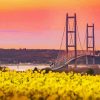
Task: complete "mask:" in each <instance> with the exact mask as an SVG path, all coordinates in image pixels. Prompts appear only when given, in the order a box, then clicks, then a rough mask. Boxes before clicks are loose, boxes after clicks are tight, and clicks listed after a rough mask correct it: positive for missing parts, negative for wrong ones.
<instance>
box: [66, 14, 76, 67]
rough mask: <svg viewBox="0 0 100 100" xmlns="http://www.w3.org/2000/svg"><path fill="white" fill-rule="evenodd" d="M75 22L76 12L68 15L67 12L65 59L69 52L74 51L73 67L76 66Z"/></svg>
mask: <svg viewBox="0 0 100 100" xmlns="http://www.w3.org/2000/svg"><path fill="white" fill-rule="evenodd" d="M71 22H72V23H71ZM70 24H71V26H70ZM76 24H77V21H76V14H74V16H69V15H68V13H67V14H66V54H67V60H68V59H69V56H70V54H71V52H74V56H75V67H77V37H76ZM71 48H72V49H71ZM72 50H73V51H72Z"/></svg>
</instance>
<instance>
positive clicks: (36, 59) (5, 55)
mask: <svg viewBox="0 0 100 100" xmlns="http://www.w3.org/2000/svg"><path fill="white" fill-rule="evenodd" d="M57 54H58V50H46V49H43V50H41V49H0V63H2V64H3V63H4V64H8V63H14V64H17V63H35V64H37V63H50V61H52V60H54V59H55V58H56V57H57Z"/></svg>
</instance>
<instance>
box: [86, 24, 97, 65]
mask: <svg viewBox="0 0 100 100" xmlns="http://www.w3.org/2000/svg"><path fill="white" fill-rule="evenodd" d="M86 34H87V36H86V49H87V55H86V64H89V62H88V53H89V52H90V54H89V55H91V53H92V57H93V62H92V63H93V64H95V39H94V24H93V25H91V26H89V25H88V24H87V28H86Z"/></svg>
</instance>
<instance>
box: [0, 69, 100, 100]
mask: <svg viewBox="0 0 100 100" xmlns="http://www.w3.org/2000/svg"><path fill="white" fill-rule="evenodd" d="M0 100H100V75H96V76H90V75H87V74H86V75H81V74H79V73H78V74H76V73H73V72H70V73H65V72H62V73H59V72H51V71H50V72H49V73H45V70H44V71H41V72H37V71H35V72H34V73H33V72H32V71H26V72H16V71H7V72H2V71H0Z"/></svg>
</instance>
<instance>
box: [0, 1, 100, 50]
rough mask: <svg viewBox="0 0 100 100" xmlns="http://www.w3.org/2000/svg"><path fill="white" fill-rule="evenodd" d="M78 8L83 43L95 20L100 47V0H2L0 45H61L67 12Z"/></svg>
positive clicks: (56, 46)
mask: <svg viewBox="0 0 100 100" xmlns="http://www.w3.org/2000/svg"><path fill="white" fill-rule="evenodd" d="M75 12H76V14H77V23H78V29H79V33H80V37H81V40H82V43H83V38H84V37H85V34H86V24H87V23H89V25H91V24H92V23H94V24H95V41H96V49H100V38H99V37H100V0H0V48H17V49H18V48H33V49H59V45H60V42H61V36H62V32H63V30H64V27H65V17H66V13H69V15H73V14H74V13H75ZM84 48H85V45H84Z"/></svg>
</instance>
